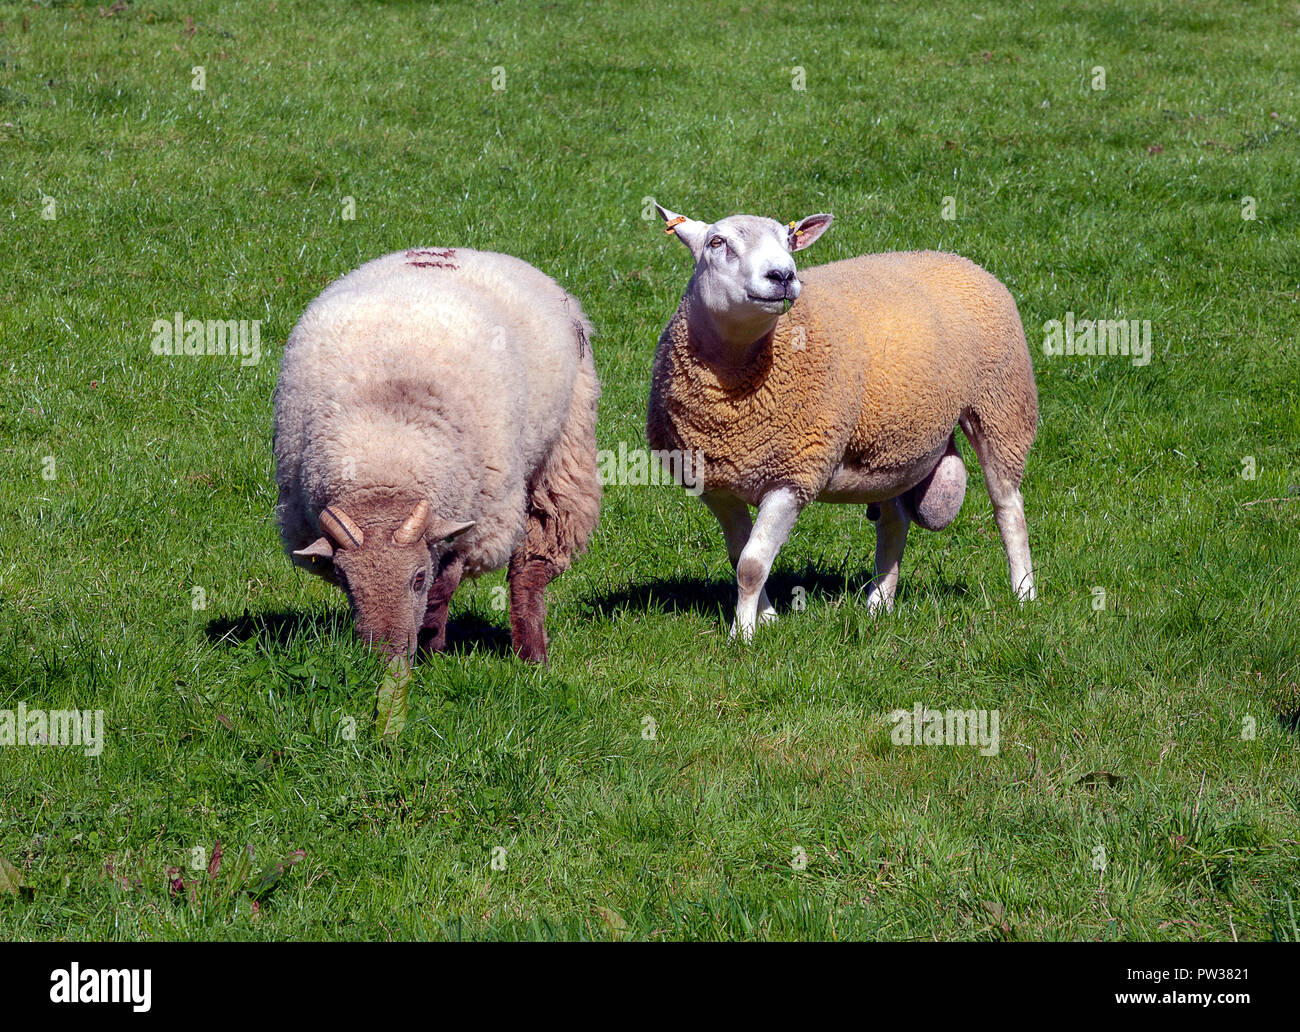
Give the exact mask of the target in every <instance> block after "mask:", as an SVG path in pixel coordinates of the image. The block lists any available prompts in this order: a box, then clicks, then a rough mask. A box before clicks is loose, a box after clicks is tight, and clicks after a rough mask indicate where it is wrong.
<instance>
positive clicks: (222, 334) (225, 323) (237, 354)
mask: <svg viewBox="0 0 1300 1032" xmlns="http://www.w3.org/2000/svg"><path fill="white" fill-rule="evenodd" d="M150 332H151V333H152V334H153V340H151V341H150V342H149V350H150V351H152V352H153V353H154V354H155V355H191V356H198V355H229V356H230V357H231V358H238V359H239V360H240V362H239V364H240V365H241V366H251V365H257V363H258V362H260V361H261V360H262V322H261V320H260V319H186V318H185V316H184V314H183V313H181V312H177V313H176V315H175V316H174V317H173V318H172V319H155V320H154V324H153V327H152V328H151V330H150Z"/></svg>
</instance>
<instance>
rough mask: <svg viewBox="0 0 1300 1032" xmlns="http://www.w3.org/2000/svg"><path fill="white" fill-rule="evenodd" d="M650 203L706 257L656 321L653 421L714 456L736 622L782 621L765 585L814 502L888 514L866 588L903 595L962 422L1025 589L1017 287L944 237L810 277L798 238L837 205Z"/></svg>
mask: <svg viewBox="0 0 1300 1032" xmlns="http://www.w3.org/2000/svg"><path fill="white" fill-rule="evenodd" d="M656 207H658V206H657V205H656ZM659 214H660V215H661V216H662V217H663V219H664V220H665V221H666V222H667V223H668V231H669V232H675V233H676V234H677V237H678V239H680V240H681V241H682V243H684V244H685V245H686V246H687V248H689V249H690V252H691V254H692V256H693V257H694V258H695V273H694V275H693V276H692V277H691V281H690V283H689V285H688V286H687V288H686V293H685V294H684V295H683V296H682V300H681V303H680V304H679V305H678V306H677V311H676V312H675V313H674V315H673V317H672V319H671V320H669V322H668V325H667V327H665V329H664V331H663V334H662V335H661V336H660V338H659V346H658V349H657V350H656V352H655V359H654V371H653V374H652V380H651V387H650V411H649V417H648V420H647V435H648V437H649V441H650V446H651V447H652V448H654V449H657V450H663V451H669V450H674V449H680V450H683V451H685V450H691V451H693V452H694V453H695V456H696V463H697V468H699V466H700V465H702V467H703V472H702V476H703V481H704V483H703V488H704V490H703V494H702V495H701V500H702V501H703V502H704V504H705V505H707V506H708V507H709V509H710V510H711V511H712V512H713V514H714V515H715V516H716V517H717V518H718V522H719V523H721V524H722V533H723V536H724V537H725V538H726V542H727V554H728V556H729V557H730V559H731V563H732V566H733V567H734V568H735V570H736V581H737V585H738V587H739V600H738V602H737V606H736V621H735V623H734V624H733V625H732V633H733V634H735V633H737V632H739V633H740V635H741V636H742V637H743V638H746V639H748V638H749V637H751V636H752V634H753V632H754V628H755V625H756V624H757V623H758V622H760V621H761V622H766V621H768V620H772V619H775V616H776V613H775V611H774V610H773V608H772V605H771V603H770V602H769V601H768V597H767V593H766V590H765V588H764V585H765V583H766V581H767V576H768V573H769V571H770V570H771V568H772V562H773V560H775V558H776V554H777V552H778V551H779V550H780V548H781V546H782V545H783V544H785V541H786V539H787V538H788V537H789V535H790V531H791V529H792V528H793V526H794V523H795V519H796V518H797V517H798V515H799V513H800V511H801V510H802V509H803V507H804V506H806V505H807V504H808V503H809V502H812V501H824V502H857V503H868V504H869V505H870V506H871V508H870V509H869V510H868V512H869V513H870V514H871V515H872V517H873V518H876V514H877V512H878V514H879V517H878V522H877V525H876V567H875V581H874V583H873V584H872V588H871V591H870V593H869V595H868V598H867V602H868V605H869V606H870V607H871V608H872V609H873V610H874V609H879V608H882V607H883V608H885V609H890V608H892V606H893V601H894V591H895V588H896V587H897V585H898V569H899V563H900V561H901V560H902V557H903V546H904V544H905V542H906V540H907V528H908V524H909V523H913V522H915V523H919V524H920V525H921V526H923V527H925V528H927V529H930V530H940V529H942V528H943V527H946V526H947V525H948V524H949V523H950V522H952V520H953V518H954V517H955V516H956V515H957V511H958V510H959V509H960V508H961V503H962V499H963V497H964V496H965V492H966V468H965V466H964V464H963V463H962V460H961V456H960V454H959V453H958V451H957V444H956V438H955V434H954V430H955V427H956V426H957V425H958V424H960V425H961V428H962V430H963V432H964V433H965V434H966V437H967V439H968V440H969V441H970V442H971V445H972V446H973V447H974V449H975V453H976V455H977V456H978V457H979V461H980V465H981V466H982V467H983V469H984V483H985V485H986V486H987V487H988V492H989V496H990V498H991V499H992V501H993V511H994V516H995V518H996V520H997V524H998V530H999V532H1000V533H1001V535H1002V543H1003V545H1004V546H1005V548H1006V552H1007V563H1008V566H1009V569H1010V574H1011V586H1012V588H1013V589H1014V590H1015V592H1016V594H1017V595H1018V596H1019V597H1020V598H1021V599H1022V600H1023V599H1032V598H1033V597H1034V579H1033V572H1032V567H1031V564H1030V559H1029V536H1028V532H1027V530H1026V527H1025V509H1024V502H1023V500H1022V498H1021V496H1020V481H1021V478H1022V477H1023V475H1024V471H1025V456H1026V454H1027V453H1028V451H1029V446H1030V444H1031V443H1032V442H1033V440H1034V434H1035V431H1036V429H1037V424H1038V392H1037V389H1036V387H1035V385H1034V373H1033V368H1032V366H1031V365H1030V362H1029V349H1028V347H1027V346H1026V344H1025V334H1024V329H1023V328H1022V326H1021V324H1020V314H1019V313H1018V312H1017V310H1016V303H1015V301H1014V300H1013V299H1012V297H1011V295H1010V293H1009V292H1008V291H1007V289H1006V287H1004V286H1003V285H1002V284H1001V283H999V282H998V281H997V280H996V279H995V278H994V277H993V276H991V275H990V274H989V273H988V272H986V271H985V270H984V269H981V268H980V267H979V266H978V265H975V264H974V263H972V262H969V261H967V260H966V259H964V258H959V257H957V256H956V255H951V254H942V253H939V252H936V251H914V252H906V253H893V254H877V255H867V256H864V257H860V258H851V259H848V260H847V261H840V262H832V263H831V264H829V265H823V266H820V267H817V268H813V269H809V270H806V271H805V272H804V273H803V274H802V276H803V280H802V283H801V282H800V278H799V276H797V275H796V273H795V266H794V260H793V258H791V253H792V252H794V251H800V250H802V249H803V248H805V247H807V246H808V245H809V244H811V243H812V242H813V241H814V240H816V239H817V238H818V237H819V236H821V235H822V233H823V232H825V231H826V229H827V227H829V226H830V224H831V218H832V217H831V216H830V215H810V216H808V217H807V218H806V219H804V220H803V221H802V222H800V223H799V224H798V225H795V224H793V223H791V224H790V227H789V228H787V227H786V226H783V225H781V224H780V223H778V222H775V221H773V220H772V219H766V218H759V217H756V216H752V215H734V216H731V217H730V218H725V219H722V220H721V221H720V222H716V223H714V224H713V225H706V224H705V223H703V222H697V221H696V220H694V219H689V218H686V217H685V216H681V215H678V214H676V213H675V212H671V211H668V210H667V209H665V208H662V207H659ZM796 301H797V303H794V302H796ZM783 313H784V314H783ZM751 505H754V506H757V507H758V515H757V517H756V518H755V519H754V520H753V521H751V519H750V514H749V506H751Z"/></svg>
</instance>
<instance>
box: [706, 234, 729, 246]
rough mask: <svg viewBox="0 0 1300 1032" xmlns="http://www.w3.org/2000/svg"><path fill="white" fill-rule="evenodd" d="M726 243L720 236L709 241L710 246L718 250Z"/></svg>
mask: <svg viewBox="0 0 1300 1032" xmlns="http://www.w3.org/2000/svg"><path fill="white" fill-rule="evenodd" d="M725 243H726V241H725V240H723V239H722V237H720V236H715V237H714V238H713V239H712V240H710V241H709V246H710V247H714V248H717V247H721V246H722V245H723V244H725Z"/></svg>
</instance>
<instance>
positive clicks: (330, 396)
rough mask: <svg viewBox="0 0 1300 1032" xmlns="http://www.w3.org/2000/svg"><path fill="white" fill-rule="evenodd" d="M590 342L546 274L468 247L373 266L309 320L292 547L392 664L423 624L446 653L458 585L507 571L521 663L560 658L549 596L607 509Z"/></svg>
mask: <svg viewBox="0 0 1300 1032" xmlns="http://www.w3.org/2000/svg"><path fill="white" fill-rule="evenodd" d="M590 335H591V327H590V325H589V324H588V322H587V320H586V317H585V316H584V315H583V313H582V309H581V308H580V307H579V305H578V302H577V301H575V300H574V299H573V298H572V297H570V296H569V295H568V294H567V293H566V292H565V291H564V290H563V289H562V288H561V287H560V286H559V285H558V284H557V283H556V282H555V281H554V280H552V279H551V278H550V277H548V276H546V275H544V274H543V273H541V272H539V271H538V270H537V269H535V268H533V267H532V266H531V265H528V264H527V263H525V262H522V261H520V260H519V259H517V258H512V257H510V256H508V255H503V254H492V253H488V252H479V251H472V250H468V249H465V248H454V249H453V248H447V249H434V248H418V249H414V250H410V251H406V252H399V253H397V254H390V255H387V256H385V257H383V258H378V259H376V260H374V261H372V262H369V263H367V264H366V265H364V266H362V267H361V268H360V269H357V270H356V271H354V272H351V273H349V274H348V275H346V276H344V277H343V278H341V279H339V280H337V281H335V282H334V283H333V284H331V285H330V286H329V287H327V288H326V290H325V291H324V292H323V293H322V294H321V295H320V296H319V297H318V298H316V300H315V301H313V302H312V303H311V305H309V306H308V308H307V310H306V311H305V312H304V313H303V315H302V318H301V319H300V320H299V321H298V324H297V326H295V327H294V329H293V332H292V333H291V334H290V336H289V341H288V344H287V346H286V348H285V352H284V358H283V361H282V364H281V368H280V379H279V382H278V384H277V386H276V391H275V458H276V479H277V482H278V484H279V506H278V517H279V523H280V533H281V537H282V538H283V541H284V546H285V548H286V550H287V551H288V552H289V553H290V554H291V556H292V558H293V560H294V562H296V563H298V564H300V565H302V566H305V567H306V568H307V569H309V570H311V571H312V572H314V573H317V574H319V575H321V576H323V577H326V578H328V579H330V580H331V581H333V582H335V583H337V584H338V585H339V586H340V587H342V588H343V590H344V591H345V592H346V593H347V596H348V600H349V602H350V603H351V606H352V609H353V612H354V615H355V618H356V623H357V629H358V631H359V632H360V633H361V635H362V637H363V638H365V639H367V640H368V641H372V642H375V643H377V644H382V646H383V647H384V649H385V650H386V652H387V653H388V654H389V656H390V657H395V658H398V657H400V658H406V659H409V658H410V656H411V655H412V653H413V652H414V650H415V647H416V642H417V635H418V634H419V633H420V632H421V631H425V632H427V638H428V640H427V642H426V644H427V645H428V646H429V647H430V648H432V649H433V650H435V651H441V650H442V649H443V648H444V647H445V643H446V625H447V608H448V604H449V602H450V600H451V596H452V593H453V592H454V591H455V590H456V587H457V585H458V584H459V583H460V580H461V578H462V577H473V576H477V575H478V574H481V573H484V572H486V571H488V570H495V569H500V568H501V567H503V566H507V565H508V567H509V579H510V624H511V637H512V641H513V645H514V649H515V652H516V653H517V654H518V655H519V656H521V657H522V658H524V659H527V660H531V661H537V662H544V661H545V660H546V654H547V641H546V633H545V629H544V626H543V621H544V617H545V602H544V598H543V591H544V589H545V587H546V585H547V583H549V581H550V580H551V579H552V578H553V577H555V576H556V575H557V574H559V573H561V572H563V571H564V570H565V569H567V568H568V566H569V564H570V563H571V562H572V560H573V558H574V557H575V556H576V555H577V554H578V553H579V552H581V551H582V549H583V548H584V547H585V546H586V544H587V541H588V539H589V538H590V536H591V533H592V531H593V529H594V528H595V525H596V519H597V515H598V513H599V509H600V483H599V480H598V477H597V470H596V439H595V428H596V401H597V397H598V395H599V391H600V388H599V384H598V383H597V380H596V372H595V365H594V363H593V359H592V353H591V347H590V344H589V339H590ZM447 539H451V540H450V541H449V542H448V543H447V544H444V545H441V546H440V542H443V541H446V540H447Z"/></svg>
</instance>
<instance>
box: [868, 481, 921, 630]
mask: <svg viewBox="0 0 1300 1032" xmlns="http://www.w3.org/2000/svg"><path fill="white" fill-rule="evenodd" d="M909 522H910V520H909V519H908V515H907V510H906V509H905V508H904V506H903V499H902V498H891V499H890V500H889V501H887V502H881V503H880V519H879V520H877V521H876V576H875V579H874V580H873V581H872V582H871V590H870V591H869V592H867V609H868V610H869V611H870V612H873V613H878V612H880V611H881V610H884V611H885V612H887V613H888V612H890V611H891V610H893V608H894V592H895V591H896V590H897V589H898V570H899V567H900V566H901V565H902V562H903V548H904V547H905V546H906V545H907V526H908V523H909Z"/></svg>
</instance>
